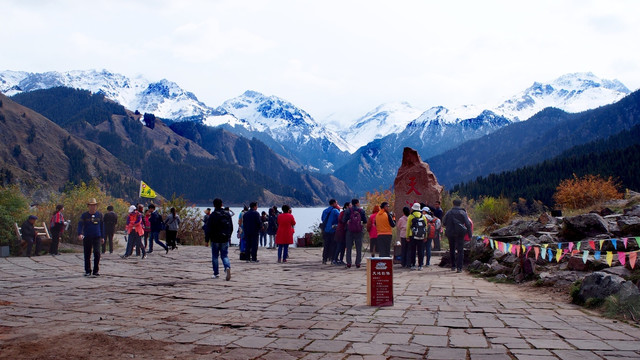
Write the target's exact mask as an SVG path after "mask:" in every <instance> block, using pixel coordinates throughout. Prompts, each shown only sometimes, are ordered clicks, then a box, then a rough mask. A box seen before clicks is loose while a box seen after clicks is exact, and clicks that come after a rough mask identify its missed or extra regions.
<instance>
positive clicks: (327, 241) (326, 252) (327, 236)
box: [322, 232, 336, 264]
mask: <svg viewBox="0 0 640 360" xmlns="http://www.w3.org/2000/svg"><path fill="white" fill-rule="evenodd" d="M322 235H323V236H322V240H323V241H322V263H323V264H324V263H326V262H327V261H331V260H332V257H333V256H332V255H333V254H334V253H335V248H336V245H335V242H334V241H333V238H334V237H335V235H336V233H335V232H332V233H328V232H324V233H323V234H322Z"/></svg>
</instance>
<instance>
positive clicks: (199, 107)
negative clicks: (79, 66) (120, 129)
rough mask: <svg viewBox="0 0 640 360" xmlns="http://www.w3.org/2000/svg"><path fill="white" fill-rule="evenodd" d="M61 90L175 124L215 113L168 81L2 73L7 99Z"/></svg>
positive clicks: (86, 73)
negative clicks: (108, 101)
mask: <svg viewBox="0 0 640 360" xmlns="http://www.w3.org/2000/svg"><path fill="white" fill-rule="evenodd" d="M57 86H66V87H71V88H76V89H84V90H89V91H91V92H93V93H103V94H104V95H105V96H106V97H107V98H109V99H111V100H114V101H116V102H118V103H120V104H121V105H123V106H125V107H126V108H128V109H131V110H138V111H140V112H141V113H152V114H154V115H156V116H158V117H161V118H165V119H171V120H175V121H184V120H198V121H199V120H202V119H204V118H205V117H207V116H209V115H211V114H212V113H213V109H211V108H209V107H207V106H206V105H205V104H203V103H202V102H200V101H199V100H198V98H197V97H196V96H195V95H194V94H192V93H190V92H188V91H185V90H183V89H182V88H180V87H179V86H178V85H177V84H176V83H174V82H171V81H169V80H166V79H162V80H160V81H157V82H152V81H149V80H147V79H144V78H142V77H136V78H133V79H132V78H128V77H126V76H124V75H121V74H116V73H112V72H110V71H107V70H101V71H97V70H73V71H66V72H56V71H50V72H46V73H29V72H24V71H2V72H0V92H2V93H4V94H5V95H7V96H12V95H15V94H18V93H21V92H23V91H34V90H39V89H49V88H52V87H57Z"/></svg>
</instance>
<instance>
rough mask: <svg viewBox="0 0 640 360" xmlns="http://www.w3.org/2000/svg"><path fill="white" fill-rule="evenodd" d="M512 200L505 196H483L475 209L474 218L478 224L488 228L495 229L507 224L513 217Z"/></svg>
mask: <svg viewBox="0 0 640 360" xmlns="http://www.w3.org/2000/svg"><path fill="white" fill-rule="evenodd" d="M513 216H514V213H513V211H512V210H511V201H509V199H507V198H504V197H499V198H494V197H492V196H487V197H483V198H481V199H480V200H479V201H478V203H477V204H476V206H475V209H474V219H475V220H476V221H477V222H479V224H478V225H481V226H483V227H485V228H486V229H487V230H493V229H496V228H498V227H500V226H501V225H503V224H507V223H508V222H509V221H511V219H512V218H513Z"/></svg>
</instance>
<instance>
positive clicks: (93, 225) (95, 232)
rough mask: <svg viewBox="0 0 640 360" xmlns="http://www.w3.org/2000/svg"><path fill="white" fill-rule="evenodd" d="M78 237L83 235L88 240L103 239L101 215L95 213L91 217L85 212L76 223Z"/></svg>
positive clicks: (97, 212)
mask: <svg viewBox="0 0 640 360" xmlns="http://www.w3.org/2000/svg"><path fill="white" fill-rule="evenodd" d="M78 235H84V236H85V237H88V238H96V237H98V238H103V237H104V222H103V221H102V214H101V213H100V212H99V211H96V213H95V214H93V215H91V214H89V212H88V211H87V212H85V213H83V214H82V215H81V216H80V221H79V222H78Z"/></svg>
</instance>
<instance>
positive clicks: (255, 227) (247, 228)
mask: <svg viewBox="0 0 640 360" xmlns="http://www.w3.org/2000/svg"><path fill="white" fill-rule="evenodd" d="M260 227H262V221H260V213H259V212H258V203H257V202H255V201H254V202H252V203H250V204H249V211H247V212H246V213H244V215H243V216H242V230H243V232H244V236H245V239H246V240H247V251H248V252H249V255H250V257H251V262H258V238H259V237H260Z"/></svg>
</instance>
